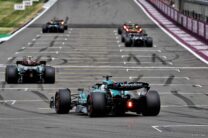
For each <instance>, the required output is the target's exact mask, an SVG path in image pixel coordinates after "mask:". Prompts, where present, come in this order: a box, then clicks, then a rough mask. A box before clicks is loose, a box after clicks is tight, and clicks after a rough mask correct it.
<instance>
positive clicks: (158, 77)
mask: <svg viewBox="0 0 208 138" xmlns="http://www.w3.org/2000/svg"><path fill="white" fill-rule="evenodd" d="M169 77H170V76H148V77H145V76H144V77H142V79H167V78H169ZM120 78H122V77H120ZM136 78H138V77H133V76H130V77H129V79H130V80H132V79H136ZM174 79H186V80H190V79H189V77H177V76H174Z"/></svg>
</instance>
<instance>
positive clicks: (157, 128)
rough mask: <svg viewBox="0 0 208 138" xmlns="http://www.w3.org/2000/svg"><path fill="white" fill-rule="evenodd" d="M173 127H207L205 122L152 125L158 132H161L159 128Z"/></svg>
mask: <svg viewBox="0 0 208 138" xmlns="http://www.w3.org/2000/svg"><path fill="white" fill-rule="evenodd" d="M174 127H186V128H187V127H208V125H206V124H198V125H193V124H190V125H188V124H182V125H156V126H152V128H154V129H155V130H157V131H158V132H160V133H161V132H163V131H162V130H161V129H160V128H174Z"/></svg>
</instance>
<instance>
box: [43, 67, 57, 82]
mask: <svg viewBox="0 0 208 138" xmlns="http://www.w3.org/2000/svg"><path fill="white" fill-rule="evenodd" d="M44 80H45V83H55V68H53V67H49V66H46V67H45V79H44Z"/></svg>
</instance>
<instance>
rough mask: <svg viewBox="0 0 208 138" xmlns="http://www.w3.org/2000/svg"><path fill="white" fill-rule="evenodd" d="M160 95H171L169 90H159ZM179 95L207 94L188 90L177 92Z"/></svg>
mask: <svg viewBox="0 0 208 138" xmlns="http://www.w3.org/2000/svg"><path fill="white" fill-rule="evenodd" d="M159 94H160V95H173V94H172V93H171V92H159ZM177 94H180V95H208V93H194V92H193V93H190V92H178V93H177Z"/></svg>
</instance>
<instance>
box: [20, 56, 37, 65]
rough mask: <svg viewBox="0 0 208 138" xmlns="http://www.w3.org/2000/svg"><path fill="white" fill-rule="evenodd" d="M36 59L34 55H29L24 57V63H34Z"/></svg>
mask: <svg viewBox="0 0 208 138" xmlns="http://www.w3.org/2000/svg"><path fill="white" fill-rule="evenodd" d="M34 63H35V61H34V60H33V59H32V56H27V57H24V58H23V64H25V65H33V64H34Z"/></svg>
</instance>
